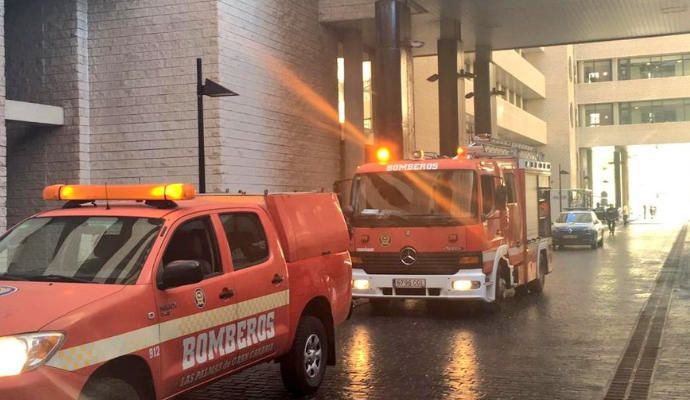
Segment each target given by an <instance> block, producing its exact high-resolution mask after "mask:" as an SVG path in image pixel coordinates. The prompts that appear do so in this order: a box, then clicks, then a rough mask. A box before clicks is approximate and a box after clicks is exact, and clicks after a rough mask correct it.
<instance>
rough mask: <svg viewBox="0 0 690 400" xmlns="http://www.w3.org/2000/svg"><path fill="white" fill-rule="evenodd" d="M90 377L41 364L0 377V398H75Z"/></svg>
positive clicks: (22, 399)
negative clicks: (35, 367) (26, 370)
mask: <svg viewBox="0 0 690 400" xmlns="http://www.w3.org/2000/svg"><path fill="white" fill-rule="evenodd" d="M87 378H88V377H86V376H83V375H80V374H77V373H74V372H68V371H63V370H60V369H57V368H51V367H47V366H45V365H44V366H41V367H38V368H37V369H35V370H33V371H29V372H25V373H23V374H20V375H17V376H8V377H0V398H2V399H12V400H36V399H51V400H73V399H76V398H79V392H80V391H81V388H82V387H83V386H84V384H85V383H86V380H87Z"/></svg>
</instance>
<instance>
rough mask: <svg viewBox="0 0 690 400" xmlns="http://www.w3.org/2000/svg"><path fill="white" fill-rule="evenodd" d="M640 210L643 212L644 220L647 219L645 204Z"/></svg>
mask: <svg viewBox="0 0 690 400" xmlns="http://www.w3.org/2000/svg"><path fill="white" fill-rule="evenodd" d="M642 210H644V211H643V215H644V219H647V205H646V204H645V205H643V206H642Z"/></svg>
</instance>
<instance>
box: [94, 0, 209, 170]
mask: <svg viewBox="0 0 690 400" xmlns="http://www.w3.org/2000/svg"><path fill="white" fill-rule="evenodd" d="M215 10H216V7H215V1H212V0H194V1H188V0H127V1H112V0H91V1H89V60H90V64H91V65H90V80H91V93H90V94H91V173H92V180H93V181H94V182H104V181H108V182H110V183H117V182H134V183H136V182H139V181H142V182H154V181H184V182H194V183H196V181H197V142H196V137H197V130H196V126H197V122H196V115H197V114H196V86H195V85H196V72H195V71H196V69H195V68H196V67H195V65H196V64H195V59H196V58H197V57H203V59H204V63H205V74H206V75H207V76H209V77H211V76H213V75H217V55H216V54H217V51H216V49H217V24H216V18H215ZM212 103H213V102H210V103H209V104H208V107H207V113H206V125H207V128H208V132H207V133H208V134H209V136H213V135H214V131H213V130H214V125H215V126H216V127H217V123H214V121H213V112H214V111H213V104H212ZM216 136H217V133H216ZM208 152H209V153H213V152H212V151H211V149H209V150H208ZM213 157H214V156H213V155H212V154H211V155H210V156H209V158H210V159H212V158H213Z"/></svg>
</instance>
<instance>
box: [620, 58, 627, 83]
mask: <svg viewBox="0 0 690 400" xmlns="http://www.w3.org/2000/svg"><path fill="white" fill-rule="evenodd" d="M628 79H630V59H629V58H621V59H620V60H618V80H621V81H626V80H628Z"/></svg>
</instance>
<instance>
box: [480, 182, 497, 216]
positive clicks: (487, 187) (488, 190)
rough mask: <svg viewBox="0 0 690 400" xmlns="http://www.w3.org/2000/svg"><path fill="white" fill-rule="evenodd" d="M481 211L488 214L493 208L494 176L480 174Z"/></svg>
mask: <svg viewBox="0 0 690 400" xmlns="http://www.w3.org/2000/svg"><path fill="white" fill-rule="evenodd" d="M481 182H482V205H483V207H482V212H483V213H484V215H486V214H489V213H490V212H491V211H493V209H494V177H493V176H491V175H482V179H481Z"/></svg>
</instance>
